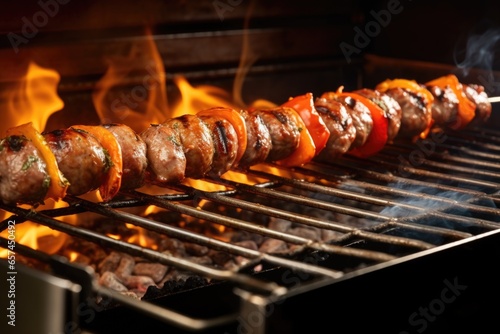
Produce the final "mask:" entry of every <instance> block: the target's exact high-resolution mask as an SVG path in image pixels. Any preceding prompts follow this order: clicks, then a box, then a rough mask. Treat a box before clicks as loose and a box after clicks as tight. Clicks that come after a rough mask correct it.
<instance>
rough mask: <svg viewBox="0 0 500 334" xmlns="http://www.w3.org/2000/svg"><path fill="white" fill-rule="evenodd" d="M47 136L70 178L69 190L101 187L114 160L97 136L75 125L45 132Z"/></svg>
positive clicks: (81, 192) (64, 172) (58, 162)
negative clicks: (75, 127) (111, 159)
mask: <svg viewBox="0 0 500 334" xmlns="http://www.w3.org/2000/svg"><path fill="white" fill-rule="evenodd" d="M43 136H44V137H45V140H46V141H47V144H48V145H49V148H50V150H51V151H52V152H53V153H54V155H55V157H56V160H57V164H58V166H59V170H60V171H61V172H62V173H63V175H64V176H65V177H66V179H67V180H68V181H69V184H70V185H69V187H68V193H69V194H72V195H82V194H85V193H87V192H90V191H92V190H95V189H97V188H99V186H100V185H101V184H102V182H103V180H104V177H105V175H106V172H107V170H108V168H109V167H110V163H111V162H110V161H109V156H108V155H107V152H106V151H105V150H104V148H103V147H102V146H101V144H100V143H99V141H98V140H97V139H96V138H95V137H94V136H92V135H91V134H90V133H88V132H86V131H83V130H76V129H73V128H68V129H65V130H55V131H52V132H47V133H43Z"/></svg>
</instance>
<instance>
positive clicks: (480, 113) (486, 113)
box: [463, 84, 492, 126]
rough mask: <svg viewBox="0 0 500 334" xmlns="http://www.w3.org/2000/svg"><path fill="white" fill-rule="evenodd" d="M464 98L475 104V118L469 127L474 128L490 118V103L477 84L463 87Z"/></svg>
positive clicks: (482, 88) (481, 87) (482, 89)
mask: <svg viewBox="0 0 500 334" xmlns="http://www.w3.org/2000/svg"><path fill="white" fill-rule="evenodd" d="M463 87H464V92H465V96H466V97H467V98H468V99H469V100H471V101H472V102H474V103H475V104H476V110H475V116H474V118H473V119H472V121H471V122H470V123H469V125H471V126H474V125H478V124H480V123H482V122H485V121H487V120H488V119H489V118H490V116H491V109H492V107H491V102H490V101H488V95H487V94H486V92H485V91H484V87H483V86H481V85H477V84H469V85H465V84H464V85H463Z"/></svg>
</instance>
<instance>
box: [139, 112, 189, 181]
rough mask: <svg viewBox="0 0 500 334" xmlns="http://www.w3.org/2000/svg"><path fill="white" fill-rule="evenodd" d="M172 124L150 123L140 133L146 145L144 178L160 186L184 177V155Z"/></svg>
mask: <svg viewBox="0 0 500 334" xmlns="http://www.w3.org/2000/svg"><path fill="white" fill-rule="evenodd" d="M173 124H174V123H172V122H166V123H164V124H152V125H150V126H149V127H148V128H147V129H146V130H144V131H143V132H142V133H141V134H140V137H141V139H142V140H143V141H144V143H145V144H146V147H147V149H146V157H147V160H148V167H147V170H146V175H145V178H146V181H147V182H149V183H151V184H155V185H159V186H162V185H168V184H172V183H176V182H180V181H182V180H183V179H184V176H185V171H186V156H185V155H184V150H183V148H182V144H181V140H180V138H179V134H178V133H177V130H176V129H175V128H174V127H173V126H172V125H173Z"/></svg>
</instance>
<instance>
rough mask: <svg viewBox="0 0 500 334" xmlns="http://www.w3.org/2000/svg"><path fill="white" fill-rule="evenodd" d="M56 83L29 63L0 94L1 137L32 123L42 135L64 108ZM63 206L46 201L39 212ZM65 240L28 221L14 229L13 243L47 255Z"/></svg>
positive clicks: (3, 214)
mask: <svg viewBox="0 0 500 334" xmlns="http://www.w3.org/2000/svg"><path fill="white" fill-rule="evenodd" d="M59 81H60V75H59V73H57V72H56V71H54V70H52V69H47V68H43V67H41V66H39V65H37V64H36V63H34V62H30V63H29V66H28V68H27V71H26V74H25V75H24V76H23V77H22V78H21V79H20V80H19V81H18V82H16V83H15V84H14V86H13V87H12V88H11V89H9V90H7V91H3V92H2V93H1V94H2V100H3V101H5V103H6V106H5V107H4V108H3V111H2V116H3V118H2V122H1V125H0V129H1V130H2V131H3V132H2V134H5V131H6V130H7V129H9V128H11V127H14V126H17V125H20V124H24V123H27V122H32V123H33V126H34V127H35V128H36V129H37V130H38V131H43V130H44V129H45V126H46V124H47V121H48V120H49V117H50V116H51V115H52V114H53V113H54V112H56V111H59V110H61V109H62V108H63V107H64V102H63V101H62V100H61V98H60V97H59V95H58V93H57V88H58V85H59ZM62 205H64V204H62V203H55V202H53V201H47V203H46V204H45V205H42V206H40V207H39V209H53V208H57V207H60V206H62ZM24 207H26V208H29V207H28V206H24ZM9 216H10V215H9V214H8V213H7V212H5V211H2V212H0V217H1V219H2V220H4V219H7V218H8V217H9ZM62 220H64V221H65V222H68V223H70V224H73V223H74V222H75V218H74V217H73V216H68V217H64V218H63V219H62ZM0 235H1V236H2V237H4V238H9V231H7V230H5V231H3V232H2V233H0ZM11 238H12V237H11ZM66 238H67V235H66V234H64V233H61V232H58V231H54V230H52V229H50V228H48V227H46V226H43V225H39V224H36V223H33V222H29V221H27V222H24V223H19V224H16V225H15V239H14V240H15V241H16V243H21V244H23V245H26V246H28V247H31V248H34V249H39V250H41V251H44V252H46V253H49V254H54V253H55V252H57V251H58V250H59V249H60V248H61V247H62V246H63V245H64V243H65V242H66ZM7 253H8V252H7V250H4V249H0V257H6V256H7Z"/></svg>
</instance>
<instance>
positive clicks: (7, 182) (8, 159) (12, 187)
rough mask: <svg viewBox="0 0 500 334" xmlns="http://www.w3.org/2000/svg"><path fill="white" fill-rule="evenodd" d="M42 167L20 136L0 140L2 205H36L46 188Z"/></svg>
mask: <svg viewBox="0 0 500 334" xmlns="http://www.w3.org/2000/svg"><path fill="white" fill-rule="evenodd" d="M46 168H47V166H46V164H45V162H44V160H43V158H42V156H41V154H40V153H39V152H38V150H37V149H36V147H35V145H33V143H32V142H31V141H29V140H28V139H26V137H24V136H9V137H6V138H4V139H2V140H1V141H0V198H1V199H2V202H4V203H5V204H16V203H23V204H38V203H40V198H42V199H43V198H45V195H46V193H47V191H48V189H49V184H50V177H49V175H48V174H47V171H46Z"/></svg>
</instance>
